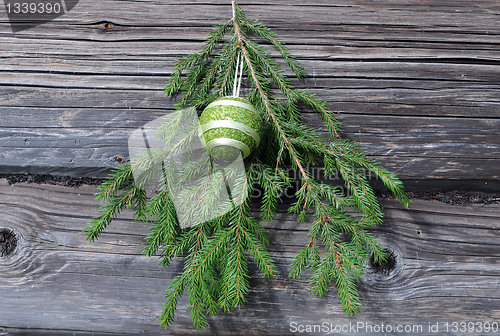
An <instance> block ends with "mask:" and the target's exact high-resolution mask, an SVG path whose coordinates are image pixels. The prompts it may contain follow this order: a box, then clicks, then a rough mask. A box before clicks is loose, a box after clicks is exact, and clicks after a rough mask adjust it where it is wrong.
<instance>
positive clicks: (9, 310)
mask: <svg viewBox="0 0 500 336" xmlns="http://www.w3.org/2000/svg"><path fill="white" fill-rule="evenodd" d="M94 192H96V188H95V187H92V186H82V187H80V188H67V187H62V186H49V185H37V184H22V183H20V184H15V185H8V184H7V183H6V181H5V180H0V213H1V214H2V220H1V221H0V228H8V229H10V230H12V231H14V232H16V234H17V236H18V238H19V240H18V246H17V248H16V250H15V252H14V253H13V254H11V255H10V256H9V257H6V258H0V297H1V302H2V304H0V335H32V334H33V335H44V334H47V335H59V334H61V335H128V334H146V335H192V334H195V332H194V329H193V326H192V324H191V321H190V318H189V312H188V311H187V310H186V305H187V303H186V298H185V297H184V298H183V299H182V300H181V302H180V304H179V309H178V311H177V314H176V316H177V322H176V323H175V324H174V325H173V326H172V327H171V328H170V329H169V330H163V329H159V327H158V324H157V323H156V320H157V318H158V316H159V313H160V311H161V308H162V303H163V292H164V291H165V289H166V287H167V285H168V284H169V282H170V281H171V279H172V278H173V276H174V275H175V274H176V271H179V270H180V269H181V267H182V265H181V264H180V263H174V264H173V266H172V267H171V268H169V269H167V270H165V269H163V268H162V267H161V266H159V265H157V262H158V260H157V259H156V257H152V258H149V259H147V258H145V257H144V256H143V255H141V248H142V243H143V239H144V237H145V234H146V232H147V230H148V225H147V224H144V223H137V222H134V221H133V219H132V218H131V216H130V213H124V214H123V216H121V219H120V220H117V221H116V222H114V223H113V224H112V225H111V226H110V227H109V228H108V229H107V230H106V232H105V233H104V234H103V235H102V237H101V238H100V239H99V240H98V241H97V242H95V243H89V242H88V241H86V240H85V237H84V235H83V234H82V229H83V227H84V226H85V224H86V222H87V221H88V220H89V218H90V217H91V216H92V215H94V213H95V212H96V211H97V210H98V206H99V203H98V202H96V201H95V200H94V199H93V193H94ZM286 201H287V200H285V203H286ZM381 204H382V206H383V211H384V212H385V220H384V225H383V226H380V227H378V228H376V229H375V230H374V234H375V235H376V236H377V238H378V239H379V240H380V241H381V243H382V244H383V245H384V246H385V247H387V248H388V249H389V250H391V251H394V254H395V258H396V267H395V269H394V270H392V271H391V272H389V273H387V274H385V273H375V272H374V271H373V270H368V271H367V273H366V275H365V276H364V277H363V278H362V279H361V280H360V281H359V290H360V295H361V299H362V303H363V305H364V306H363V310H364V311H363V313H362V314H361V316H360V317H358V318H354V319H349V318H347V317H345V315H344V313H342V312H341V310H340V302H339V299H338V297H337V293H336V290H335V288H334V287H332V288H331V291H330V292H328V293H327V294H326V295H325V296H324V297H323V298H322V299H319V298H317V297H315V296H313V295H312V294H309V293H308V284H307V279H308V275H305V276H304V278H302V279H300V280H296V281H292V280H289V279H288V278H287V274H288V270H289V264H290V262H291V259H292V258H293V256H294V255H295V254H296V253H297V251H298V249H299V248H300V247H301V246H303V245H304V244H305V243H306V241H307V238H306V233H307V228H308V227H307V226H306V225H299V224H297V223H296V222H295V221H294V220H293V218H292V217H290V216H289V215H285V214H282V215H280V216H279V218H278V219H277V220H276V221H275V222H273V223H266V224H265V226H266V227H267V230H268V234H269V236H270V240H271V242H272V247H270V251H271V254H272V257H273V258H274V260H275V261H276V264H277V267H278V269H279V274H278V276H277V277H276V278H274V279H262V278H261V277H260V274H259V273H258V271H257V269H256V267H254V266H253V265H252V264H250V265H251V273H252V279H251V286H252V289H251V291H250V293H249V295H248V302H247V304H245V305H244V306H243V307H242V308H241V309H239V310H235V311H233V312H230V313H227V314H222V315H220V316H218V317H215V318H212V319H210V325H211V327H210V329H208V330H206V331H205V332H204V333H201V335H291V334H294V333H293V331H294V330H295V329H294V328H298V326H299V325H322V324H323V323H324V322H327V324H328V325H329V324H330V323H333V325H334V327H335V326H336V325H341V326H344V325H349V323H352V324H355V325H356V326H361V325H358V323H364V325H365V327H364V328H360V329H356V333H345V334H346V335H373V333H370V332H369V329H368V331H367V330H366V325H367V324H370V325H371V326H375V325H379V326H380V325H381V324H382V323H384V324H385V325H389V324H390V325H391V326H394V328H396V327H397V326H398V325H403V326H405V325H411V326H413V325H416V326H419V325H421V326H422V327H423V330H422V331H423V332H422V333H419V335H420V334H421V335H431V334H432V333H429V332H428V328H429V323H431V324H432V325H435V324H436V323H439V325H440V326H441V327H440V328H441V329H440V330H441V331H442V333H440V334H441V335H445V334H446V333H444V332H443V330H444V323H445V322H449V323H450V327H451V323H453V322H463V321H465V322H474V323H478V322H490V323H492V322H495V321H496V322H498V323H500V313H499V309H498V308H499V307H500V284H499V282H498V277H499V276H500V264H499V262H498V260H499V258H500V248H499V243H498V239H499V237H500V236H499V232H500V206H499V205H498V204H495V205H487V206H452V205H446V204H443V203H439V202H432V201H421V200H416V201H415V203H413V204H412V205H411V208H410V210H405V209H403V208H402V207H401V206H400V205H399V204H398V203H397V202H395V201H393V200H390V199H385V200H384V199H382V200H381ZM285 206H286V204H283V205H282V206H281V207H282V208H283V209H284V208H285ZM282 213H284V211H282ZM293 323H296V324H293ZM296 334H300V333H296ZM311 334H312V335H324V334H326V333H324V332H317V333H311ZM388 334H390V335H410V334H411V333H404V332H403V333H388ZM448 334H453V335H457V333H448ZM469 334H470V335H480V333H469ZM481 335H482V334H481Z"/></svg>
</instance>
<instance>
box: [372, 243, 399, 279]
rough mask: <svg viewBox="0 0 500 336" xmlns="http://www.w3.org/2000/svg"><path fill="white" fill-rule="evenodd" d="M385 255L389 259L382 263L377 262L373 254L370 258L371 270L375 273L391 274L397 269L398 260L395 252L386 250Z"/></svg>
mask: <svg viewBox="0 0 500 336" xmlns="http://www.w3.org/2000/svg"><path fill="white" fill-rule="evenodd" d="M385 253H386V254H387V259H386V260H385V261H384V262H381V263H376V262H375V258H374V257H373V254H372V256H371V257H370V268H371V270H372V271H373V272H374V273H379V274H389V273H391V272H392V271H393V270H394V269H395V268H396V265H397V260H396V254H395V253H394V251H391V250H389V249H386V250H385Z"/></svg>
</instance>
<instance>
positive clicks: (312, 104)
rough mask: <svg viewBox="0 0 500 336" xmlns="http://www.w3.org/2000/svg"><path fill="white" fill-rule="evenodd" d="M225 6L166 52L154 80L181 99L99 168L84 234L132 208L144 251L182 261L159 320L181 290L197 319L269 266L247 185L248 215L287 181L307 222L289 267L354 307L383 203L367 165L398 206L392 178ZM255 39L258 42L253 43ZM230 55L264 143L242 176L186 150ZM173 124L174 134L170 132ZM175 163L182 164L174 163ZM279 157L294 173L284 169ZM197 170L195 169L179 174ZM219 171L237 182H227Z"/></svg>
mask: <svg viewBox="0 0 500 336" xmlns="http://www.w3.org/2000/svg"><path fill="white" fill-rule="evenodd" d="M232 14H233V15H232V18H231V19H230V20H229V21H227V22H225V23H223V24H221V25H217V26H215V28H214V30H213V31H212V32H211V33H210V34H209V36H208V38H207V40H206V41H205V43H204V44H203V46H202V48H201V50H200V51H199V52H197V53H194V54H191V55H187V56H184V57H182V58H180V59H178V60H177V61H176V64H175V69H174V71H173V73H172V75H171V77H170V79H169V81H168V82H167V83H166V85H165V89H164V91H165V93H166V94H167V95H169V96H174V95H178V102H177V104H176V107H177V108H179V109H183V110H179V111H176V112H174V113H172V114H170V115H169V116H168V117H166V118H165V120H164V124H163V126H162V127H160V128H159V129H158V132H157V133H156V137H157V139H159V140H161V141H162V142H163V143H164V144H165V148H157V149H154V150H150V151H149V152H148V153H146V154H144V156H143V157H139V158H138V159H136V160H134V162H132V163H131V164H128V165H124V166H122V167H120V168H119V169H117V170H116V171H115V172H114V173H113V174H111V175H110V176H109V177H108V178H107V179H106V181H105V182H104V183H103V184H102V185H101V186H100V187H99V190H100V191H99V193H97V194H96V199H98V200H101V201H102V202H104V205H103V206H102V208H101V211H100V212H99V213H98V214H97V215H96V216H95V217H94V218H92V219H91V220H90V222H89V224H88V226H87V228H86V229H85V234H86V235H87V238H88V239H89V240H91V241H93V240H95V239H97V238H98V237H99V235H100V234H101V233H102V232H103V230H105V229H106V227H107V226H108V225H109V224H110V223H111V222H112V221H113V220H114V219H116V217H117V216H118V214H119V213H120V212H121V211H122V209H123V208H125V207H128V208H131V209H132V210H133V212H134V216H135V219H136V220H142V221H144V222H147V223H149V224H150V225H151V226H150V230H149V232H148V234H147V236H146V239H145V246H144V249H143V253H144V254H146V255H147V256H149V257H152V256H155V255H157V256H158V257H159V259H160V263H161V264H162V266H164V267H169V266H170V265H171V264H172V262H173V261H174V260H176V259H181V260H182V261H183V266H184V267H183V269H182V270H181V271H180V272H179V273H178V274H177V275H176V276H175V277H174V279H173V280H172V281H171V283H170V285H169V286H168V288H167V290H166V291H165V294H164V295H165V296H164V299H165V304H164V306H163V311H162V314H161V317H160V319H159V322H160V323H161V324H162V325H163V326H165V327H168V326H170V325H171V324H172V323H173V322H174V317H175V311H176V310H177V305H178V302H179V299H180V297H181V296H182V295H183V293H185V292H187V296H188V302H189V308H190V310H191V318H192V321H193V324H194V325H195V327H196V328H197V329H198V330H202V329H204V328H206V327H207V326H208V324H209V318H210V316H213V315H216V314H218V313H219V312H221V311H224V312H226V311H229V310H232V309H234V308H236V307H240V306H242V305H243V304H244V303H245V302H246V300H247V297H248V295H249V293H250V281H249V278H250V277H251V276H252V274H250V272H249V263H253V264H255V265H256V267H257V269H258V272H259V273H260V275H261V276H263V277H266V276H269V277H274V276H275V275H276V274H277V273H278V271H277V268H276V266H275V264H274V261H273V258H272V255H271V254H270V253H269V251H268V250H267V247H268V246H269V238H268V236H267V233H266V230H265V228H264V227H263V226H262V224H261V222H259V221H258V220H257V219H256V218H255V217H254V216H253V214H252V211H251V207H250V203H251V201H252V198H253V196H252V195H255V194H258V193H260V192H262V197H261V198H260V213H259V216H260V219H261V220H262V221H271V220H273V219H274V218H275V217H276V215H277V208H278V207H277V202H278V200H279V199H280V197H281V196H282V195H283V194H284V193H286V192H287V190H288V188H289V187H291V186H292V184H293V183H296V184H297V186H298V189H297V190H296V192H295V194H294V198H295V199H294V201H293V202H292V204H291V205H290V206H289V208H288V212H289V213H291V214H293V215H294V216H295V217H296V219H297V221H298V222H300V223H303V224H304V225H308V226H309V232H308V235H307V239H306V241H305V242H304V243H305V245H304V246H303V247H302V248H301V249H300V250H299V251H297V255H296V256H295V258H294V259H293V261H292V263H291V267H290V272H289V277H290V278H291V279H296V278H298V277H301V276H303V275H304V273H305V272H307V273H309V275H310V277H309V284H310V292H312V293H314V294H316V295H318V296H322V295H323V294H324V293H325V292H326V291H327V290H328V288H329V287H330V286H332V284H333V286H335V287H336V289H337V291H338V294H339V297H340V301H341V305H342V309H343V310H344V311H345V313H346V314H347V315H348V316H354V315H357V314H359V312H360V308H361V302H360V299H359V294H358V292H357V288H356V282H357V281H358V280H359V278H360V277H361V276H362V274H363V272H364V270H365V267H366V266H365V265H366V262H367V260H368V258H369V256H370V255H373V257H374V260H375V261H376V262H382V261H384V260H385V257H386V256H385V252H384V249H383V247H382V246H381V245H380V244H379V243H378V241H377V240H376V238H375V237H374V235H373V234H372V233H371V232H370V228H371V227H372V226H374V225H378V224H381V223H382V218H383V214H382V211H381V208H380V205H379V204H378V199H377V197H376V196H375V193H374V190H373V188H372V186H371V185H370V182H369V177H368V176H367V172H369V173H370V174H372V175H373V176H375V177H376V178H378V179H379V180H380V181H381V182H382V183H383V184H384V185H385V186H386V187H387V188H388V189H389V190H390V191H391V192H392V193H393V194H394V195H395V197H396V198H397V199H398V200H399V201H400V202H401V203H403V204H404V205H405V206H406V207H408V205H409V203H410V201H409V199H408V197H407V195H406V193H405V191H404V188H403V184H402V182H401V181H400V180H399V179H398V178H397V176H396V175H395V174H393V173H391V172H389V171H388V170H386V169H385V168H383V167H381V166H380V165H379V164H378V163H377V162H376V161H374V160H373V159H371V158H369V157H368V156H367V155H366V154H365V153H364V152H363V150H362V148H361V147H360V146H359V144H357V143H356V142H354V141H351V140H348V139H343V138H341V135H340V132H341V125H340V123H339V122H338V120H337V119H336V118H335V115H334V113H333V112H332V111H331V110H330V109H329V108H328V104H327V102H325V101H323V100H322V99H320V98H319V97H317V96H315V95H314V94H313V93H312V92H310V91H308V90H304V89H300V88H296V87H294V85H293V84H292V81H291V80H290V78H288V77H287V76H286V75H285V72H284V71H283V69H282V68H281V66H280V63H279V62H277V61H276V60H275V59H273V57H272V56H271V53H270V52H269V51H268V48H269V47H271V48H275V49H276V50H277V51H278V52H279V55H280V56H281V58H282V59H283V60H284V64H285V65H286V66H287V67H289V68H290V69H291V71H292V73H293V74H294V75H295V77H296V78H297V79H299V80H300V79H302V78H304V77H306V76H307V74H306V71H305V69H304V68H303V67H302V65H301V64H300V62H299V61H298V60H297V59H296V58H294V57H293V56H292V54H291V53H290V51H288V50H287V48H286V47H285V45H284V43H283V42H281V41H280V40H279V39H278V37H277V35H276V34H275V33H273V32H272V31H271V30H270V29H269V28H267V27H266V26H264V25H263V24H261V23H257V22H253V21H251V20H249V19H248V18H247V17H246V16H245V15H244V13H243V11H242V10H241V8H240V7H239V6H238V4H236V2H235V1H232ZM228 34H229V36H228ZM255 38H256V39H255ZM259 39H260V40H264V41H265V43H268V45H265V46H264V45H261V44H259V43H258V42H257V41H256V40H259ZM239 60H241V61H239ZM240 63H242V69H243V75H244V77H245V78H246V83H247V85H248V90H247V91H248V95H247V99H248V100H249V101H250V102H251V104H252V105H254V106H255V107H256V109H257V110H259V111H260V114H261V117H262V119H263V120H264V122H265V132H264V134H263V136H262V139H261V144H263V145H261V146H260V147H259V148H257V150H256V151H255V152H254V153H252V154H251V155H250V156H248V157H247V158H246V159H245V173H244V176H243V177H238V174H237V169H236V168H227V169H222V170H220V171H219V170H217V169H216V165H215V164H214V161H213V160H212V159H211V158H210V157H209V155H208V153H207V154H206V155H201V156H200V155H199V156H196V157H195V155H194V154H193V153H191V149H190V148H191V147H190V146H191V144H192V143H193V141H195V140H197V139H198V128H197V122H196V121H193V120H197V119H196V118H194V114H195V113H196V110H195V108H203V107H205V106H207V105H208V104H210V103H211V102H212V101H214V100H215V99H217V98H220V97H224V96H227V95H230V94H231V92H232V91H231V89H232V86H233V85H234V84H233V83H234V82H235V76H236V73H235V68H236V64H240ZM304 105H305V106H308V108H309V109H310V110H313V111H315V112H317V113H319V115H321V117H322V119H323V123H324V125H325V127H326V130H327V132H325V135H324V134H322V133H320V132H319V131H318V130H317V129H316V128H313V127H310V126H307V125H304V124H303V123H302V114H301V110H300V108H299V107H301V106H304ZM188 107H192V108H191V109H188ZM180 129H182V130H183V132H181V133H182V136H177V135H176V134H177V132H176V131H178V130H180ZM179 153H184V154H185V156H184V158H183V159H182V162H174V161H175V160H174V159H173V157H175V156H176V155H179ZM180 163H181V165H182V167H181V168H179V167H176V165H179V164H180ZM316 165H321V166H322V168H323V171H324V177H325V178H327V177H328V176H332V175H334V176H339V177H340V178H341V179H342V182H343V185H344V187H345V190H347V192H343V191H342V190H339V189H338V188H337V186H335V185H331V184H327V183H323V182H322V181H318V179H321V178H320V177H319V178H318V177H317V176H314V175H313V174H312V173H311V171H309V167H310V166H316ZM290 168H293V170H294V171H297V172H298V175H297V176H295V175H294V176H290V175H289V174H288V171H289V169H290ZM134 170H140V171H141V172H142V175H141V177H140V178H137V177H136V176H133V171H134ZM158 176H159V177H158ZM200 176H204V178H205V179H202V180H201V182H200V183H199V184H195V185H190V186H187V185H189V182H190V181H192V180H196V179H197V178H199V177H200ZM133 177H134V179H132V178H133ZM173 177H175V179H174V178H173ZM172 180H175V181H177V182H176V183H172V182H171V181H172ZM152 181H156V182H157V183H158V186H157V187H158V188H157V192H158V193H157V194H156V195H155V196H153V197H148V196H147V194H146V192H145V191H144V190H143V186H144V185H147V184H150V183H152ZM228 181H231V182H232V183H233V184H234V185H235V186H237V187H235V188H234V189H233V190H230V188H229V186H228ZM224 191H227V192H228V194H230V199H229V200H223V199H222V196H221V195H222V193H223V192H224ZM174 195H175V196H178V198H176V200H179V199H180V200H181V201H180V204H191V205H196V206H194V207H191V208H190V210H189V211H179V208H178V207H176V205H177V206H178V205H179V203H177V204H175V202H174V200H173V196H174ZM216 207H219V208H223V209H226V210H227V211H226V212H225V213H222V214H220V215H218V216H217V217H215V218H212V219H210V220H207V221H205V222H203V223H200V224H197V225H195V226H192V227H187V228H181V227H180V223H181V222H186V221H187V222H189V221H190V220H192V219H194V218H195V217H196V216H204V215H207V214H210V213H211V212H213V209H214V208H216ZM207 218H208V217H207Z"/></svg>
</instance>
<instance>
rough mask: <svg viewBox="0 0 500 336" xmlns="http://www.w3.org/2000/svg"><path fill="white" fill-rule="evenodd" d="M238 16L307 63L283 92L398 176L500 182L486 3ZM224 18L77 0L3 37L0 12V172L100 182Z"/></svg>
mask: <svg viewBox="0 0 500 336" xmlns="http://www.w3.org/2000/svg"><path fill="white" fill-rule="evenodd" d="M240 5H241V6H242V8H243V9H244V10H245V12H246V13H247V15H248V17H250V18H252V19H258V20H259V21H261V22H263V23H264V24H266V25H268V26H269V27H271V28H272V29H273V30H274V31H276V33H277V34H278V35H279V36H280V37H281V38H282V39H283V40H284V41H285V42H286V43H287V45H288V46H289V49H290V50H291V52H292V54H294V55H296V57H297V58H298V59H299V60H300V61H301V62H302V63H303V64H304V66H305V68H306V70H307V71H308V72H309V74H310V76H309V77H308V78H307V79H306V80H304V81H303V82H297V81H295V82H294V84H296V85H297V86H298V87H300V88H307V89H310V90H311V91H312V92H314V93H315V94H316V95H318V96H319V97H321V98H322V99H325V100H326V101H327V102H328V103H330V106H331V108H332V110H334V111H336V112H338V113H339V118H340V120H341V121H342V123H343V125H344V130H345V137H347V138H351V139H357V140H361V142H362V144H363V145H365V146H366V148H367V151H368V153H369V154H370V155H372V156H373V158H376V159H377V160H379V161H380V162H381V163H382V164H383V165H384V166H386V167H389V168H391V169H392V170H394V171H397V172H398V173H400V174H401V175H400V176H401V177H402V178H403V179H423V180H424V179H429V178H439V179H463V178H480V179H495V178H498V176H499V175H500V173H499V171H498V169H499V168H498V167H499V166H500V164H499V160H500V155H499V152H500V132H499V131H498V118H499V117H500V114H499V112H498V111H499V109H498V107H499V104H500V96H499V94H498V92H499V88H500V80H499V78H500V68H499V65H500V38H499V36H500V34H499V32H498V29H500V28H499V27H498V25H497V21H498V18H497V17H498V15H499V14H500V7H499V6H498V5H497V3H496V2H495V1H493V0H482V1H474V2H470V1H435V0H428V1H423V2H419V3H418V4H416V3H415V4H411V5H409V4H408V3H407V2H405V1H389V2H373V1H366V0H343V1H340V2H335V4H332V3H331V2H330V1H326V0H323V1H314V2H310V1H296V2H293V3H290V2H287V1H277V2H273V3H272V4H270V3H269V4H268V3H262V2H261V1H254V0H249V1H243V2H241V3H240ZM230 16H231V8H230V4H229V2H227V1H222V0H217V1H214V0H211V1H209V2H207V1H204V2H199V1H191V2H179V1H171V0H167V1H161V2H155V1H128V0H124V1H113V0H105V1H99V2H97V1H87V2H80V3H79V4H78V5H77V6H76V7H75V8H74V9H73V10H72V11H70V12H69V13H68V14H66V15H64V16H61V17H60V18H58V19H57V20H54V21H52V22H48V23H45V24H43V25H40V26H38V27H35V28H33V29H29V30H25V31H22V32H19V33H17V34H12V33H11V31H10V27H9V25H8V21H7V16H6V14H2V13H0V43H1V45H2V49H1V50H0V65H1V66H0V68H1V69H0V134H1V136H0V150H1V152H0V173H14V172H16V173H25V172H30V173H37V172H50V173H53V174H63V175H74V176H75V175H78V176H80V175H85V176H103V175H105V174H107V172H109V169H110V168H112V167H116V162H115V161H113V160H114V158H115V157H116V156H120V157H124V158H125V159H127V148H126V142H127V137H128V134H129V133H130V132H131V131H132V130H133V129H135V128H137V127H140V126H142V125H143V124H144V123H147V122H148V121H150V120H153V119H155V118H157V117H158V116H160V115H161V114H162V113H167V112H169V111H171V110H172V107H173V104H174V103H175V99H169V98H167V97H165V96H164V94H163V92H162V88H163V85H164V83H165V82H166V81H167V80H168V78H169V76H170V74H171V73H172V71H173V68H174V60H175V58H177V57H180V56H183V55H186V54H189V53H192V52H195V51H197V50H199V49H200V47H201V45H202V42H203V40H204V39H205V38H206V36H207V34H208V32H209V31H210V30H211V27H212V25H213V24H216V23H221V22H224V21H225V20H227V19H228V18H229V17H230ZM106 23H111V28H106ZM273 55H274V56H276V57H277V56H278V55H277V53H276V52H275V51H273ZM287 73H288V74H290V72H289V71H288V72H287ZM307 112H308V111H307V109H305V119H306V120H308V121H312V125H314V126H315V127H317V128H318V129H319V130H321V131H323V128H322V127H321V124H320V121H319V120H318V118H315V117H314V116H310V115H308V114H307ZM409 168H411V169H409Z"/></svg>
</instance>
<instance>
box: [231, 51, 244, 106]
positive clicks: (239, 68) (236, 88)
mask: <svg viewBox="0 0 500 336" xmlns="http://www.w3.org/2000/svg"><path fill="white" fill-rule="evenodd" d="M238 77H239V78H238ZM242 77H243V60H241V54H240V53H238V60H237V61H236V72H235V74H234V84H233V97H239V96H240V88H241V78H242Z"/></svg>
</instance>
